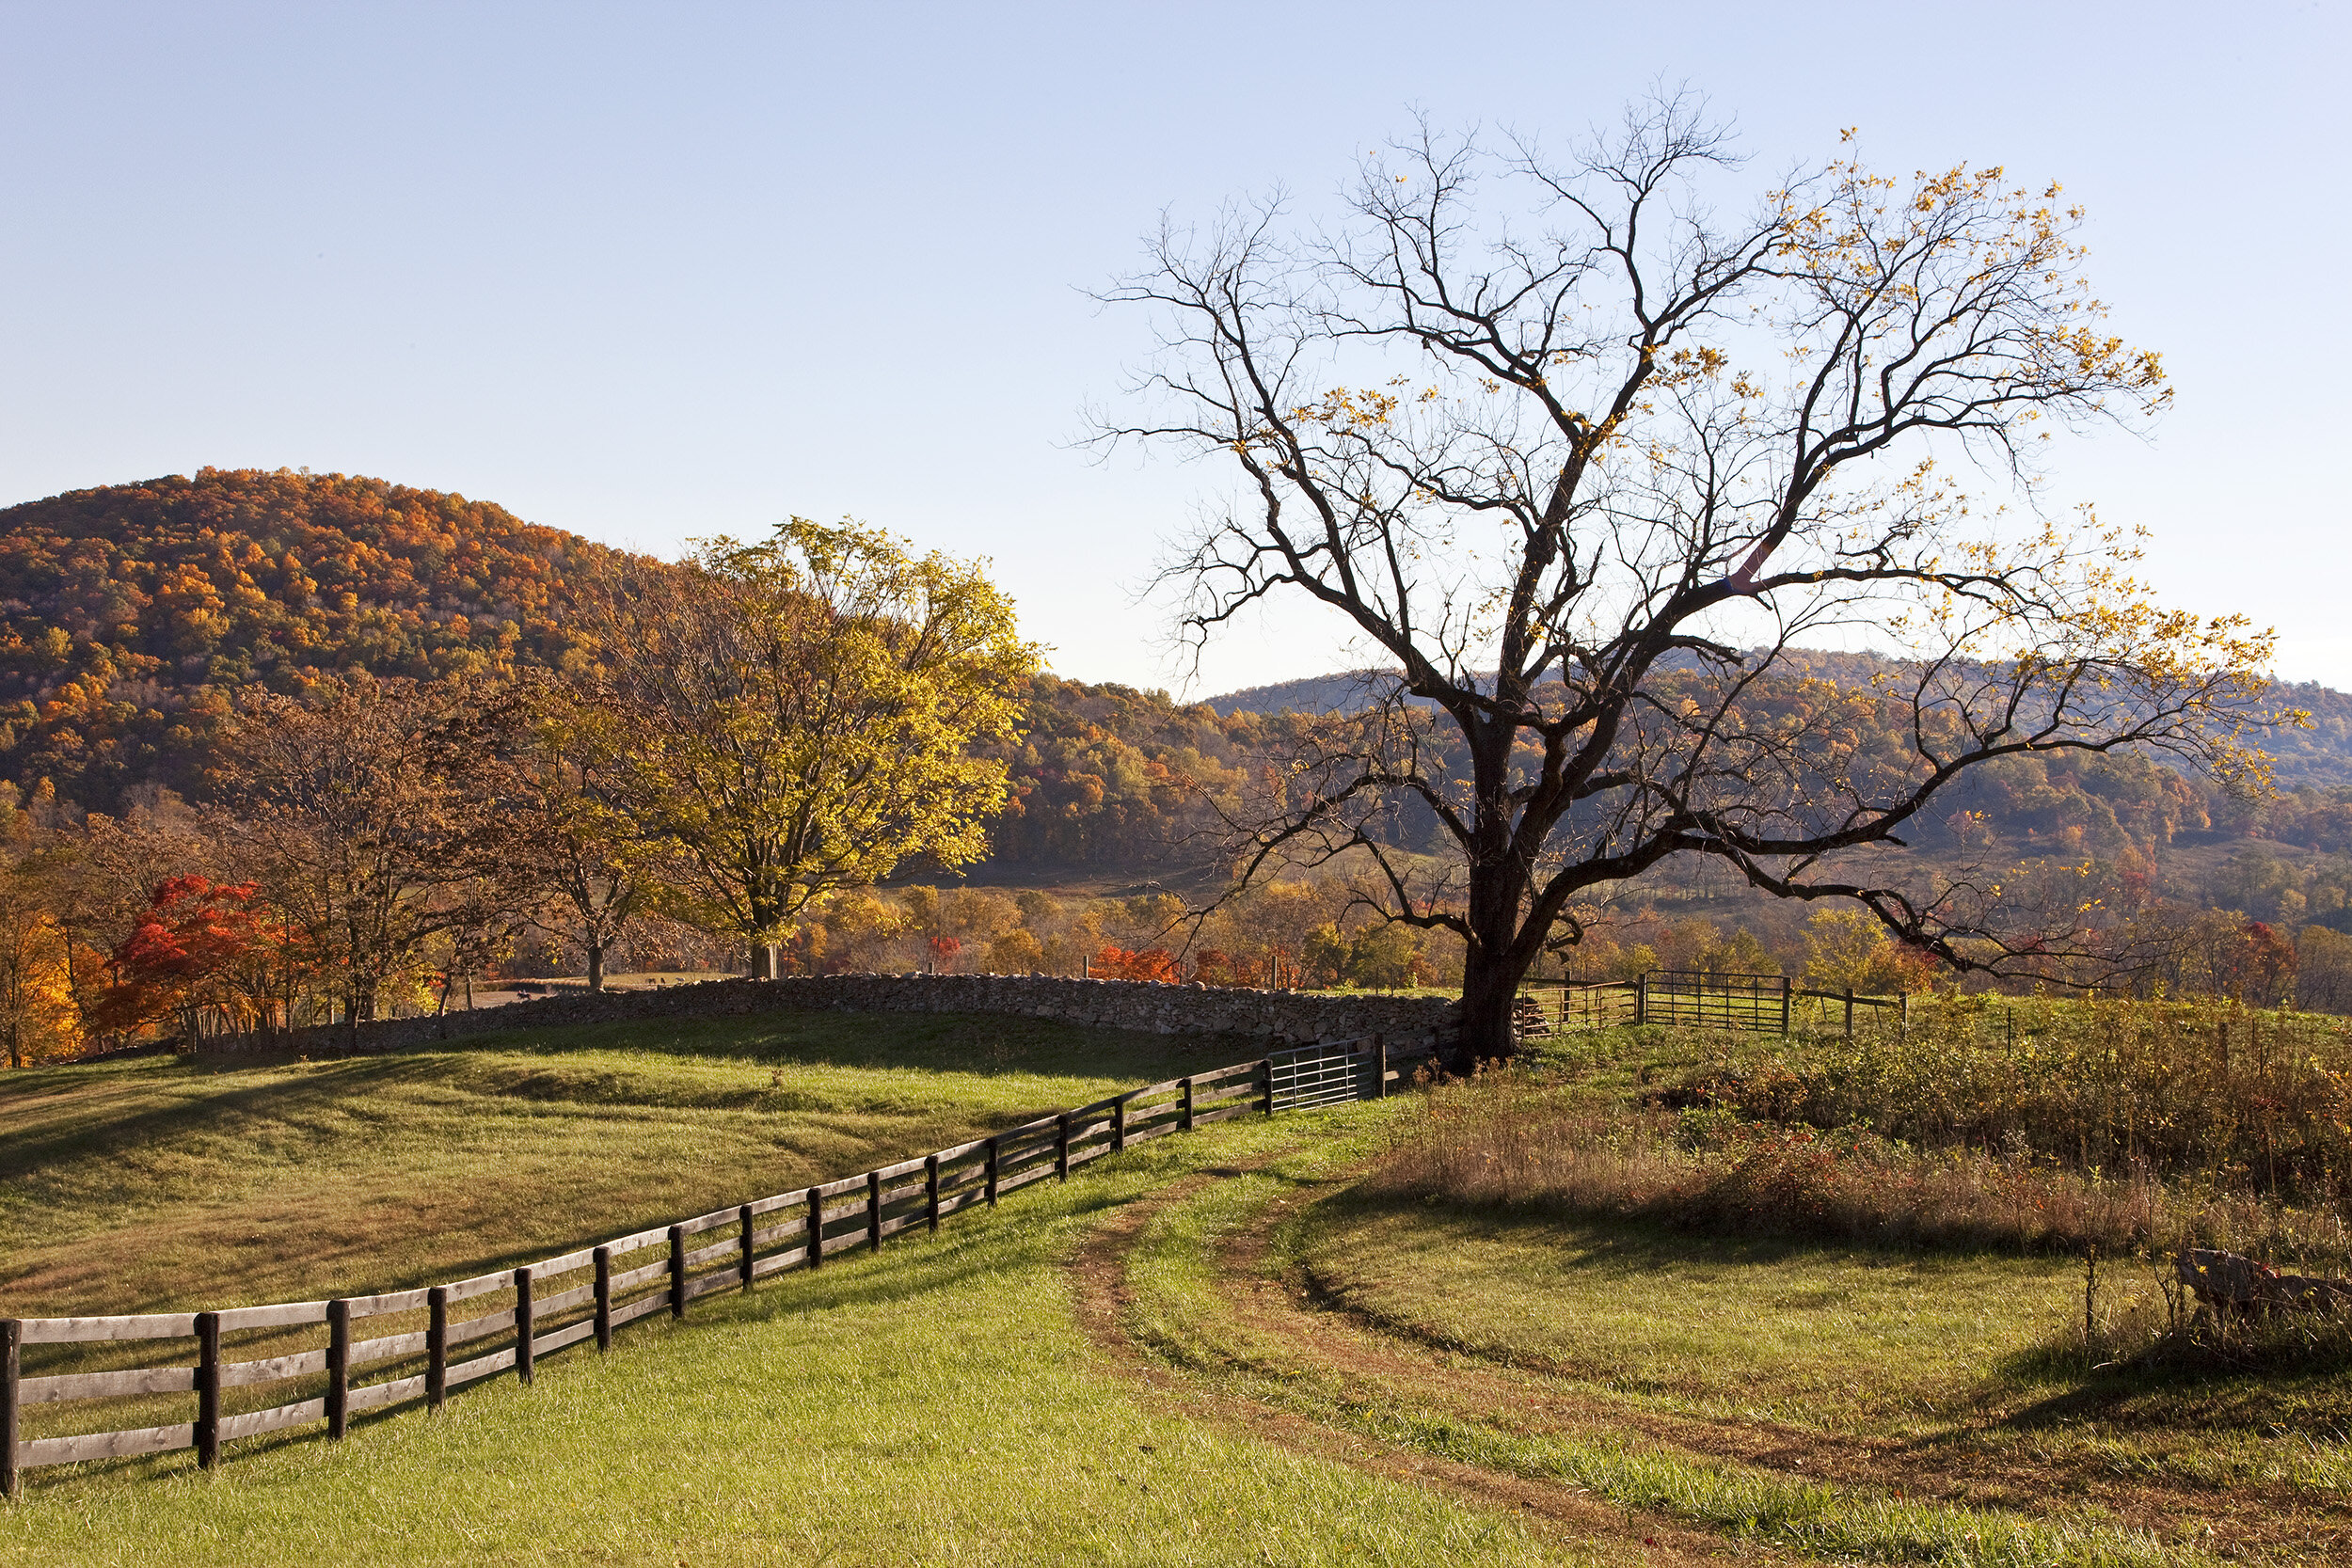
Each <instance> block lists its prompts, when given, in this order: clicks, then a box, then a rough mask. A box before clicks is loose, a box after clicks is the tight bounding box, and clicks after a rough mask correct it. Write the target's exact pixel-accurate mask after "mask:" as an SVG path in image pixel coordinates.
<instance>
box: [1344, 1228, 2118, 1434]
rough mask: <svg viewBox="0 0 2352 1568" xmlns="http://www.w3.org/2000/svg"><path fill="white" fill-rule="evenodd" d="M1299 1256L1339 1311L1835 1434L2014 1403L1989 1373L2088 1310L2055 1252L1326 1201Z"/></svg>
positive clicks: (1661, 1395) (1587, 1376)
mask: <svg viewBox="0 0 2352 1568" xmlns="http://www.w3.org/2000/svg"><path fill="white" fill-rule="evenodd" d="M1300 1254H1301V1256H1302V1258H1303V1259H1304V1261H1305V1262H1306V1264H1307V1266H1308V1268H1309V1269H1310V1271H1311V1272H1312V1273H1313V1274H1314V1275H1315V1276H1316V1277H1317V1278H1318V1279H1319V1280H1320V1281H1322V1282H1323V1283H1324V1284H1325V1285H1326V1286H1327V1288H1328V1289H1330V1290H1331V1291H1332V1292H1333V1293H1334V1294H1335V1295H1337V1296H1338V1297H1339V1298H1340V1299H1342V1300H1343V1301H1344V1302H1346V1303H1347V1304H1348V1305H1349V1306H1351V1307H1359V1308H1361V1309H1363V1310H1365V1311H1367V1312H1369V1313H1371V1314H1372V1315H1373V1316H1375V1318H1377V1319H1379V1320H1381V1321H1383V1322H1385V1323H1391V1324H1393V1325H1395V1326H1396V1327H1398V1328H1401V1329H1403V1330H1405V1331H1406V1332H1407V1333H1410V1334H1412V1335H1414V1336H1416V1337H1419V1338H1425V1339H1427V1340H1430V1341H1432V1342H1436V1343H1439V1344H1446V1345H1454V1346H1459V1347H1460V1348H1463V1349H1465V1350H1469V1351H1470V1352H1472V1353H1474V1354H1479V1355H1483V1356H1486V1357H1489V1358H1492V1359H1498V1360H1502V1361H1507V1362H1515V1363H1519V1364H1524V1365H1532V1366H1540V1367H1544V1368H1547V1369H1549V1370H1558V1371H1561V1372H1563V1373H1565V1374H1566V1375H1569V1376H1573V1377H1575V1378H1576V1379H1578V1380H1579V1381H1580V1382H1587V1383H1591V1384H1593V1385H1595V1386H1598V1387H1601V1388H1605V1389H1609V1390H1612V1391H1614V1392H1618V1393H1624V1394H1629V1395H1634V1396H1639V1397H1642V1398H1644V1399H1648V1400H1655V1401H1658V1402H1664V1403H1669V1404H1672V1405H1674V1406H1676V1407H1678V1408H1685V1409H1692V1410H1697V1411H1703V1412H1705V1413H1707V1414H1709V1415H1724V1416H1742V1417H1751V1418H1761V1419H1767V1420H1773V1421H1780V1422H1786V1423H1793V1424H1797V1425H1803V1426H1813V1427H1821V1428H1827V1429H1831V1430H1836V1431H1840V1432H1852V1431H1855V1430H1857V1429H1859V1428H1862V1427H1866V1426H1867V1427H1868V1428H1870V1429H1872V1430H1882V1431H1899V1432H1905V1433H1914V1432H1918V1431H1922V1430H1930V1429H1931V1428H1933V1427H1941V1426H1944V1425H1947V1424H1948V1422H1949V1421H1950V1420H1951V1419H1952V1418H1954V1417H1956V1416H1959V1415H1961V1414H1963V1413H1965V1412H1968V1411H1971V1410H1976V1409H1979V1408H1982V1407H1983V1406H1985V1405H1986V1404H1988V1403H1990V1402H1993V1401H1994V1400H1995V1399H1997V1398H1999V1397H2001V1396H2004V1395H2008V1394H2010V1393H2012V1392H2013V1389H2012V1388H2011V1387H2010V1386H2009V1385H2008V1384H2007V1383H2006V1382H2005V1381H2002V1380H1998V1379H1996V1378H1995V1377H1994V1369H1995V1368H1998V1367H2001V1366H2003V1365H2005V1364H2007V1363H2010V1362H2011V1361H2013V1360H2016V1359H2018V1358H2020V1357H2022V1356H2024V1355H2026V1354H2027V1353H2030V1352H2033V1351H2035V1350H2038V1349H2039V1348H2041V1347H2042V1346H2043V1345H2044V1344H2046V1343H2047V1342H2048V1341H2049V1340H2050V1339H2051V1338H2052V1337H2053V1336H2054V1335H2056V1334H2058V1332H2060V1331H2062V1330H2063V1328H2064V1327H2065V1326H2066V1325H2067V1324H2068V1323H2069V1322H2070V1321H2073V1322H2076V1323H2078V1322H2079V1321H2080V1314H2081V1311H2082V1266H2081V1265H2080V1264H2079V1263H2075V1262H2072V1261H2070V1260H2067V1259H2048V1258H2015V1257H2001V1256H1996V1255H1988V1254H1981V1253H1979V1254H1949V1253H1930V1252H1871V1251H1866V1250H1858V1249H1854V1248H1849V1247H1823V1246H1819V1245H1813V1244H1807V1243H1801V1242H1788V1241H1778V1240H1769V1239H1765V1240H1755V1239H1752V1240H1738V1239H1722V1238H1700V1237H1693V1236H1689V1235H1683V1234H1677V1233H1676V1232H1672V1231H1662V1230H1655V1229H1648V1228H1644V1227H1629V1226H1623V1225H1605V1224H1595V1223H1584V1222H1578V1221H1572V1220H1551V1219H1544V1218H1535V1217H1530V1216H1525V1215H1517V1214H1512V1213H1510V1212H1494V1211H1485V1212H1480V1211H1463V1210H1456V1209H1452V1208H1446V1207H1441V1206H1438V1205H1430V1204H1409V1205H1405V1206H1392V1205H1387V1204H1375V1203H1365V1204H1360V1205H1352V1206H1351V1205H1325V1206H1323V1207H1322V1209H1321V1210H1320V1211H1319V1212H1318V1214H1317V1219H1316V1224H1315V1225H1314V1226H1313V1227H1312V1228H1311V1231H1310V1232H1309V1233H1308V1234H1307V1235H1306V1236H1304V1237H1302V1239H1301V1244H1300ZM2070 1313H2071V1314H2073V1318H2072V1319H2071V1320H2070V1316H2069V1314H2070ZM2075 1370H2080V1369H2079V1366H2077V1367H2076V1369H2075Z"/></svg>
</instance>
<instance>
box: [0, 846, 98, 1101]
mask: <svg viewBox="0 0 2352 1568" xmlns="http://www.w3.org/2000/svg"><path fill="white" fill-rule="evenodd" d="M41 873H42V868H41V867H40V864H39V863H37V862H35V861H33V860H31V859H28V860H26V861H24V862H20V863H16V864H9V865H0V1051H4V1052H5V1053H6V1054H7V1057H8V1066H10V1067H18V1068H21V1067H30V1066H31V1065H33V1064H34V1063H36V1062H42V1061H49V1060H53V1059H55V1058H57V1057H60V1056H71V1055H72V1054H74V1053H76V1052H78V1051H80V1050H81V1048H82V1028H81V1021H80V1014H79V1012H78V1011H77V1009H76V1008H75V1007H74V1005H73V980H72V973H71V972H70V971H69V969H68V967H67V965H68V963H69V961H70V960H69V954H70V952H71V948H70V946H69V944H68V941H67V937H66V933H65V931H64V930H63V929H62V928H61V927H59V926H58V924H57V920H56V916H55V915H53V914H52V913H50V911H49V898H48V896H47V895H46V892H45V890H44V889H43V888H42V887H41V886H40V879H41Z"/></svg>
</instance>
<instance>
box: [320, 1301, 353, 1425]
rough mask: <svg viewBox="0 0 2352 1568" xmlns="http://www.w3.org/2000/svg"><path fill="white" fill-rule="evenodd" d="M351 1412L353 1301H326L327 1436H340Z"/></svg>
mask: <svg viewBox="0 0 2352 1568" xmlns="http://www.w3.org/2000/svg"><path fill="white" fill-rule="evenodd" d="M350 1414H351V1303H349V1302H347V1301H342V1300H337V1301H330V1302H328V1303H327V1304H326V1435H327V1436H329V1437H341V1436H342V1434H343V1429H344V1427H345V1426H347V1425H348V1424H349V1418H350Z"/></svg>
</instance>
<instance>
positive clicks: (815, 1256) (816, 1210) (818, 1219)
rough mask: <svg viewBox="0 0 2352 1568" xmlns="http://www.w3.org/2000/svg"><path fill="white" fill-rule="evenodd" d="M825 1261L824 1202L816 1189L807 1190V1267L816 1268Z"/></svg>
mask: <svg viewBox="0 0 2352 1568" xmlns="http://www.w3.org/2000/svg"><path fill="white" fill-rule="evenodd" d="M824 1261H825V1200H824V1198H823V1196H820V1195H819V1194H818V1191H817V1189H816V1188H814V1187H811V1188H810V1189H809V1190H808V1266H809V1267H810V1268H812V1269H814V1268H818V1267H821V1266H822V1265H823V1263H824Z"/></svg>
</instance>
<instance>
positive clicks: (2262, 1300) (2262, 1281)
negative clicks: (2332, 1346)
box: [2173, 1246, 2352, 1312]
mask: <svg viewBox="0 0 2352 1568" xmlns="http://www.w3.org/2000/svg"><path fill="white" fill-rule="evenodd" d="M2173 1270H2174V1272H2175V1273H2176V1274H2177V1275H2179V1276H2180V1281H2181V1283H2182V1284H2183V1285H2185V1286H2186V1287H2187V1288H2188V1290H2189V1291H2190V1292H2191V1293H2192V1294H2194V1295H2195V1296H2196V1297H2197V1299H2198V1300H2199V1301H2201V1302H2202V1303H2204V1304H2205V1305H2206V1306H2207V1307H2212V1308H2213V1309H2214V1310H2215V1311H2217V1312H2263V1311H2273V1310H2282V1309H2283V1310H2291V1311H2344V1310H2347V1309H2352V1279H2326V1278H2321V1277H2318V1276H2315V1275H2300V1274H2280V1272H2279V1271H2278V1270H2276V1269H2274V1268H2272V1267H2270V1266H2269V1265H2268V1264H2266V1263H2261V1262H2257V1261H2256V1260H2255V1259H2251V1258H2245V1257H2241V1256H2239V1255H2238V1254H2237V1253H2234V1252H2223V1251H2221V1250H2220V1249H2218V1248H2216V1247H2189V1246H2185V1247H2183V1248H2182V1249H2181V1255H2180V1257H2179V1258H2178V1259H2175V1260H2174V1262H2173Z"/></svg>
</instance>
